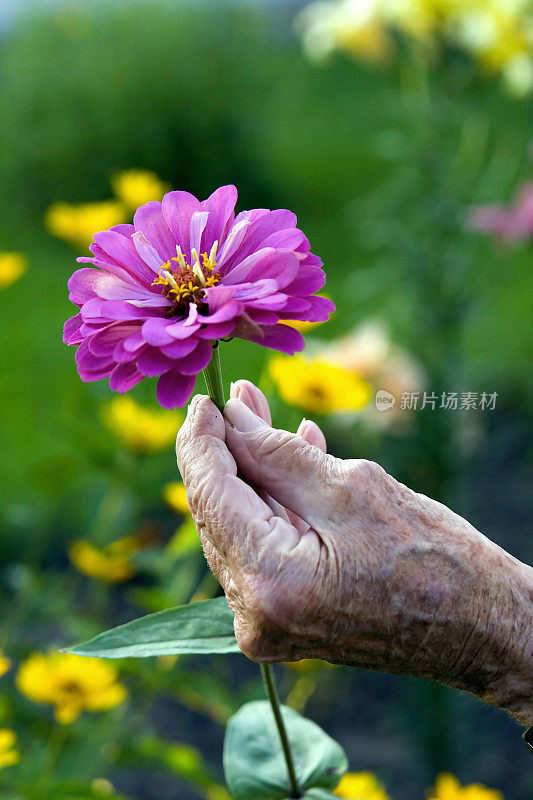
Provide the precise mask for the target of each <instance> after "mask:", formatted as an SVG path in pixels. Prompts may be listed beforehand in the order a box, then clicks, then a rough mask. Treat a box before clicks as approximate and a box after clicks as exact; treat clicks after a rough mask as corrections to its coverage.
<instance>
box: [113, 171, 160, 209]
mask: <svg viewBox="0 0 533 800" xmlns="http://www.w3.org/2000/svg"><path fill="white" fill-rule="evenodd" d="M111 186H112V187H113V191H114V193H115V195H116V196H117V198H118V199H119V200H120V201H121V202H122V203H124V205H125V206H126V208H127V209H129V210H130V211H134V210H135V209H136V208H138V207H139V206H142V205H143V204H144V203H148V202H149V201H150V200H161V198H162V197H163V195H164V194H165V192H168V190H169V189H170V186H169V184H168V183H165V182H164V181H161V180H159V178H158V177H157V175H156V174H155V172H149V171H148V170H144V169H128V170H125V171H124V172H119V173H118V175H115V177H114V178H113V179H112V181H111Z"/></svg>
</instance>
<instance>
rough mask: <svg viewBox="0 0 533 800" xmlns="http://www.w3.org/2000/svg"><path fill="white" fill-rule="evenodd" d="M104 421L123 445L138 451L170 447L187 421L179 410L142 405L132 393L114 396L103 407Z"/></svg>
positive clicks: (151, 451) (152, 451) (145, 451)
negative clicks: (184, 421)
mask: <svg viewBox="0 0 533 800" xmlns="http://www.w3.org/2000/svg"><path fill="white" fill-rule="evenodd" d="M101 416H102V421H103V422H104V424H105V425H106V427H107V428H108V429H109V430H110V431H111V433H113V434H114V435H115V436H116V437H117V439H119V441H121V442H122V444H124V445H126V447H127V448H128V449H129V450H133V451H135V452H138V453H154V452H156V451H157V450H164V449H165V448H167V447H170V445H171V444H173V443H174V442H175V440H176V434H177V432H178V428H179V426H180V425H181V423H182V422H183V415H182V414H180V412H179V411H167V410H164V409H161V408H157V409H156V408H148V407H146V406H141V405H139V404H138V403H136V402H135V400H133V398H132V397H129V396H124V397H122V396H119V397H114V398H113V399H112V400H110V401H109V402H108V403H106V405H105V406H104V407H103V408H102V412H101Z"/></svg>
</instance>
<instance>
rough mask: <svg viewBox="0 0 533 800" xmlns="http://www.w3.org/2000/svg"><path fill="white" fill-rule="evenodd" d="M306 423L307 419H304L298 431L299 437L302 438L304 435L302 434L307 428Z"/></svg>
mask: <svg viewBox="0 0 533 800" xmlns="http://www.w3.org/2000/svg"><path fill="white" fill-rule="evenodd" d="M306 422H307V419H306V418H305V417H302V421H301V422H300V424H299V425H298V430H297V431H296V434H297V436H300V435H301V434H302V432H303V430H304V428H305V424H306Z"/></svg>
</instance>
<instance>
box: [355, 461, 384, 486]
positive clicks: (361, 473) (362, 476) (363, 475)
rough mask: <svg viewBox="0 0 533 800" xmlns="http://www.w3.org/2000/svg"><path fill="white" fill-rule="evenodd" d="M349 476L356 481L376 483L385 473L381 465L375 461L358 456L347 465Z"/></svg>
mask: <svg viewBox="0 0 533 800" xmlns="http://www.w3.org/2000/svg"><path fill="white" fill-rule="evenodd" d="M348 472H349V476H350V478H352V479H353V480H354V481H355V482H357V483H361V482H362V483H365V484H368V483H376V482H378V481H381V480H383V478H384V477H385V475H386V474H387V473H386V472H385V470H384V469H383V467H381V466H380V465H379V464H376V462H375V461H368V460H367V459H366V458H359V459H357V460H354V461H352V462H351V463H350V465H349V467H348Z"/></svg>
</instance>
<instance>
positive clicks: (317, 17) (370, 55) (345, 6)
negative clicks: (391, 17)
mask: <svg viewBox="0 0 533 800" xmlns="http://www.w3.org/2000/svg"><path fill="white" fill-rule="evenodd" d="M382 6H383V2H381V3H380V2H378V0H374V2H364V3H362V2H359V0H338V2H317V3H312V4H311V5H309V6H307V7H306V8H304V10H303V11H302V12H301V14H300V16H299V17H298V18H297V27H298V28H299V30H300V31H301V33H302V35H303V43H304V47H305V49H306V50H307V52H308V54H309V55H310V56H311V58H314V59H316V60H321V59H323V58H325V57H326V56H328V55H329V54H330V53H331V52H332V51H333V50H335V49H336V48H339V49H341V50H345V51H346V52H349V53H351V54H352V55H355V56H360V57H361V58H363V59H366V60H368V61H373V62H377V63H382V62H384V61H387V59H388V57H389V55H390V51H391V41H390V36H389V33H388V31H387V29H386V26H385V20H384V8H383V7H382Z"/></svg>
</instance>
